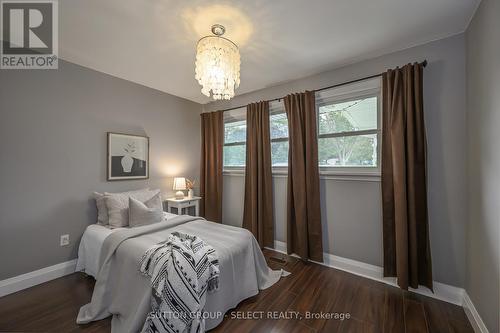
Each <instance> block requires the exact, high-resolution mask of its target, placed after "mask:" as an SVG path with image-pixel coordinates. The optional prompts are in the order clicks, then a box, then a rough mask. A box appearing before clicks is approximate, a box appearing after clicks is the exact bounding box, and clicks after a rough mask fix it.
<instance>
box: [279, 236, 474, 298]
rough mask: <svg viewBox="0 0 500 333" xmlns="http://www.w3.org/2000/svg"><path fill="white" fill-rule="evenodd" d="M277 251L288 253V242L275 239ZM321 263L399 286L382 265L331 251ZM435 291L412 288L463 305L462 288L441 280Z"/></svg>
mask: <svg viewBox="0 0 500 333" xmlns="http://www.w3.org/2000/svg"><path fill="white" fill-rule="evenodd" d="M272 250H275V251H277V252H281V253H285V254H286V252H287V251H286V243H285V242H280V241H275V242H274V249H272ZM317 263H318V264H320V265H323V266H327V267H332V268H336V269H340V270H343V271H346V272H348V273H352V274H355V275H359V276H362V277H366V278H368V279H372V280H376V281H380V282H383V283H387V284H390V285H393V286H397V283H396V279H395V278H385V277H384V276H383V268H382V267H380V266H375V265H370V264H366V263H364V262H360V261H356V260H352V259H347V258H343V257H339V256H335V255H333V254H329V253H323V262H322V263H321V262H317ZM433 286H434V293H432V292H431V291H430V290H429V289H427V288H425V287H420V288H418V289H413V288H410V291H413V292H416V293H418V294H421V295H425V296H429V297H432V298H437V299H440V300H442V301H445V302H449V303H453V304H456V305H460V306H462V305H463V299H464V294H465V291H464V289H462V288H458V287H454V286H450V285H447V284H444V283H440V282H436V281H434V282H433Z"/></svg>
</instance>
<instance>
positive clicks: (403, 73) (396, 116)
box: [382, 63, 432, 289]
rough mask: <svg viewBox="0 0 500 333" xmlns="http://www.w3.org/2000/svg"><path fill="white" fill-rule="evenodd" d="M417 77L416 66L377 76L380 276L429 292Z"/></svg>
mask: <svg viewBox="0 0 500 333" xmlns="http://www.w3.org/2000/svg"><path fill="white" fill-rule="evenodd" d="M422 75H423V66H422V65H421V64H417V63H415V64H413V65H411V64H408V65H406V66H404V67H403V68H396V69H394V70H389V71H387V72H386V73H384V74H383V75H382V81H383V88H382V89H383V136H382V200H383V230H384V275H385V276H396V277H397V282H398V285H399V286H400V287H401V288H403V289H408V286H410V287H412V288H417V287H418V285H419V284H421V285H424V286H427V287H428V288H430V289H432V265H431V251H430V244H429V227H428V221H427V179H426V138H425V124H424V110H423V96H422V92H423V83H422Z"/></svg>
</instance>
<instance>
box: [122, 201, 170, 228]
mask: <svg viewBox="0 0 500 333" xmlns="http://www.w3.org/2000/svg"><path fill="white" fill-rule="evenodd" d="M128 200H129V226H130V227H138V226H141V225H147V224H152V223H157V222H161V221H162V220H163V210H161V209H158V208H157V207H153V208H150V207H148V206H147V205H146V204H147V203H149V200H148V201H146V203H142V202H140V201H139V200H136V199H134V198H132V197H130V198H129V199H128Z"/></svg>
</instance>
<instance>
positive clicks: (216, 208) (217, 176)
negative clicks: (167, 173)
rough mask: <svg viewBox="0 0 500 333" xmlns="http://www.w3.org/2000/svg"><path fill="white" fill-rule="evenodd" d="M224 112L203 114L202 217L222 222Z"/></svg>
mask: <svg viewBox="0 0 500 333" xmlns="http://www.w3.org/2000/svg"><path fill="white" fill-rule="evenodd" d="M223 146H224V117H223V112H220V111H218V112H209V113H202V114H201V166H200V173H201V175H200V195H201V197H202V199H201V205H200V215H201V216H203V217H205V218H206V219H207V220H209V221H213V222H219V223H221V222H222V164H223V160H222V150H223Z"/></svg>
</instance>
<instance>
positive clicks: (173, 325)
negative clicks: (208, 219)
mask: <svg viewBox="0 0 500 333" xmlns="http://www.w3.org/2000/svg"><path fill="white" fill-rule="evenodd" d="M140 271H141V272H142V273H143V274H145V275H147V276H149V277H150V278H151V287H152V296H151V312H150V313H149V314H148V317H147V319H146V321H145V323H144V326H143V329H142V332H147V333H160V332H162V333H163V332H169V333H170V332H172V333H184V332H193V333H194V332H204V331H205V320H204V316H203V311H204V307H205V301H206V294H207V292H212V291H215V290H217V289H218V287H219V262H218V259H217V255H216V253H215V250H214V249H213V248H212V247H211V246H209V245H207V244H206V243H205V242H203V240H202V239H200V238H199V237H196V236H192V235H188V234H183V233H179V232H173V233H172V234H170V236H169V238H168V240H167V241H165V242H162V243H159V244H156V245H155V246H153V247H152V248H150V249H148V250H147V251H146V253H145V254H144V256H143V257H142V258H141V262H140Z"/></svg>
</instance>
